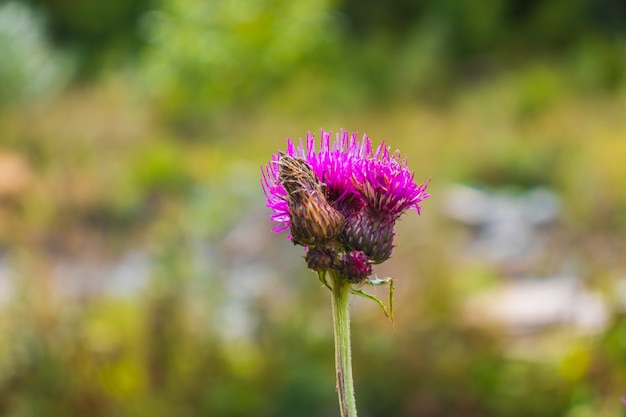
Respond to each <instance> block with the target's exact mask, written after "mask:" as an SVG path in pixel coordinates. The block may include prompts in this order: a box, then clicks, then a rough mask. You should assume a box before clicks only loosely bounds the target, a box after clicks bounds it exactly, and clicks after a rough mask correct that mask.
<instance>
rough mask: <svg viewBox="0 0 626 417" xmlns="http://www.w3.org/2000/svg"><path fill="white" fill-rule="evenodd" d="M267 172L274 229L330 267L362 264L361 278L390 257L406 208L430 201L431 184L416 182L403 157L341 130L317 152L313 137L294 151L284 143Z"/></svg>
mask: <svg viewBox="0 0 626 417" xmlns="http://www.w3.org/2000/svg"><path fill="white" fill-rule="evenodd" d="M262 171H263V178H262V180H261V185H262V186H263V191H264V193H265V197H266V198H267V206H268V207H269V208H271V209H272V210H273V214H272V216H271V217H270V219H271V220H273V221H275V222H277V225H276V226H275V227H274V229H273V230H274V231H275V232H282V231H284V230H286V229H290V231H291V235H290V237H291V239H292V240H293V241H294V243H297V244H301V245H303V246H307V247H317V248H320V249H322V252H323V253H325V254H328V253H332V254H333V256H336V257H337V258H336V259H335V260H333V261H332V262H328V263H327V264H328V265H331V266H332V265H344V267H343V268H344V269H345V265H348V264H350V265H356V264H357V263H358V265H359V267H358V270H359V271H360V272H359V273H358V274H356V275H358V276H361V275H363V274H364V273H365V274H369V273H370V271H371V269H369V268H367V267H366V266H365V265H366V264H371V263H380V262H383V261H384V260H386V259H387V258H389V256H391V250H392V247H393V237H394V234H395V232H394V226H395V221H396V220H397V219H398V218H399V217H400V216H401V215H402V214H403V213H404V212H405V211H407V210H409V209H415V210H417V212H418V214H419V213H420V204H419V203H420V202H421V201H422V200H424V199H426V198H427V197H428V196H429V194H428V193H427V192H426V187H427V186H428V183H423V184H419V185H418V184H416V183H415V182H414V176H413V173H412V172H411V171H409V169H408V166H407V162H406V160H405V159H402V158H401V156H400V154H399V152H395V153H393V154H391V153H390V152H389V148H388V147H387V146H386V145H385V143H384V142H383V143H381V144H380V145H379V146H378V147H377V148H376V149H375V150H374V149H373V148H372V143H371V141H370V139H369V138H368V137H367V136H363V139H362V140H359V139H358V138H357V133H352V134H348V132H344V131H342V132H340V133H339V134H337V135H336V137H335V140H334V141H331V133H330V132H325V131H323V130H322V132H321V140H320V145H319V150H318V148H317V147H316V145H315V137H314V135H313V134H311V133H308V134H307V137H306V142H305V143H303V141H302V139H300V142H299V144H298V145H297V146H296V145H295V144H294V142H293V141H291V140H287V149H286V151H285V152H279V153H278V154H275V155H273V157H272V160H271V161H270V163H269V164H267V165H266V166H265V167H264V168H262ZM325 248H329V249H330V248H332V251H328V250H324V249H325ZM355 253H358V256H356V255H354V254H355ZM357 260H358V262H356V261H357ZM353 269H354V268H353ZM363 271H365V272H363Z"/></svg>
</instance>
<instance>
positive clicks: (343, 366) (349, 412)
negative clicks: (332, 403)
mask: <svg viewBox="0 0 626 417" xmlns="http://www.w3.org/2000/svg"><path fill="white" fill-rule="evenodd" d="M329 274H330V278H331V282H332V285H331V286H332V300H333V328H334V333H335V369H336V374H337V395H338V396H339V408H340V410H341V417H356V416H357V414H356V401H355V399H354V382H353V381H352V356H351V349H350V304H349V303H348V296H349V295H350V283H349V282H348V281H346V280H345V279H343V278H342V277H341V275H339V274H336V273H334V272H333V271H329Z"/></svg>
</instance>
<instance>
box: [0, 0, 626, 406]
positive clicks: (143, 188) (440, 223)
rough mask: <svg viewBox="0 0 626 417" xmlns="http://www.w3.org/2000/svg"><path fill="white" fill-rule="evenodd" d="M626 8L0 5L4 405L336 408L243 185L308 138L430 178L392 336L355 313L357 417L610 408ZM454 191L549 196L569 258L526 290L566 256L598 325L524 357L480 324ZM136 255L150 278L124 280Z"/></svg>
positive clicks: (621, 211) (617, 326)
mask: <svg viewBox="0 0 626 417" xmlns="http://www.w3.org/2000/svg"><path fill="white" fill-rule="evenodd" d="M7 10H8V11H7ZM7 16H8V17H7ZM625 17H626V9H625V8H624V6H623V4H622V3H621V2H618V1H603V2H597V1H592V0H576V1H573V2H572V1H566V0H554V1H550V2H537V1H533V2H524V1H521V0H515V1H504V0H489V1H484V2H470V1H465V0H458V1H453V0H449V1H438V2H434V1H433V2H425V1H410V0H394V1H390V2H376V1H352V0H345V1H330V0H305V1H297V2H293V1H292V2H290V1H284V0H263V1H248V0H238V1H235V0H225V1H203V0H160V1H157V0H150V1H149V0H133V1H126V0H109V1H106V2H102V1H96V0H54V1H43V0H31V1H29V2H16V1H12V2H7V3H4V4H2V5H0V22H8V23H6V24H5V23H3V24H0V102H1V104H2V107H1V108H0V171H1V172H0V244H1V245H2V250H1V251H0V267H1V268H0V303H1V306H0V312H1V314H0V335H2V338H0V415H3V416H5V415H6V416H9V417H28V416H40V415H46V416H64V417H65V416H85V415H93V416H121V417H124V416H145V415H154V416H161V415H162V416H172V415H180V416H205V415H206V416H217V417H222V416H224V417H226V416H241V415H255V416H261V417H262V416H267V417H270V416H272V417H281V416H311V417H313V416H327V415H335V414H336V398H335V392H334V375H333V369H332V357H333V356H332V340H331V339H332V332H331V329H330V322H329V321H330V311H329V307H330V306H329V304H328V299H327V298H328V297H327V295H328V294H327V293H326V292H325V290H324V289H323V288H320V287H319V285H318V282H317V280H316V279H315V277H314V275H313V274H311V273H310V271H306V270H304V268H303V265H302V259H301V257H302V251H301V250H300V249H299V248H294V247H292V246H291V245H290V244H289V242H288V241H286V240H285V236H273V235H272V234H271V232H270V228H271V224H270V222H268V221H267V216H268V215H269V213H268V210H267V209H265V207H264V201H263V196H262V192H261V189H260V186H259V176H260V172H259V169H258V167H259V165H261V164H263V163H265V162H266V161H267V160H268V159H269V157H270V154H271V153H274V152H276V150H277V149H278V148H280V147H282V146H283V145H284V142H283V140H284V138H285V137H292V138H294V139H295V138H297V137H298V136H300V135H304V134H305V132H306V130H309V129H310V130H312V131H314V132H317V129H318V128H319V127H320V126H323V127H325V128H327V129H332V130H334V131H338V130H339V128H346V129H348V130H359V131H360V132H362V133H368V134H369V135H370V136H371V137H372V138H373V139H374V140H375V141H379V140H381V139H383V138H386V139H387V140H388V143H389V145H391V146H392V147H393V148H399V149H401V150H402V151H403V153H405V154H407V156H408V160H409V165H410V167H411V168H412V169H413V170H415V172H416V178H418V179H422V178H423V179H425V178H426V177H428V176H432V182H431V192H432V194H433V197H432V198H431V199H429V200H428V201H426V202H425V204H424V214H423V216H422V217H421V218H417V216H415V215H414V214H413V217H410V218H407V219H406V220H403V221H402V222H401V223H400V224H399V230H400V236H399V239H400V240H399V241H398V248H397V249H396V252H395V255H394V258H393V259H392V260H391V261H390V264H389V266H388V267H386V268H387V269H385V270H382V271H380V273H381V274H389V275H393V276H394V277H396V278H397V285H396V289H397V293H396V296H397V299H396V308H397V311H396V316H397V323H396V324H395V329H394V328H393V327H392V326H391V325H389V324H388V323H386V322H385V321H384V318H383V317H382V315H381V314H379V311H378V310H377V308H376V306H374V305H370V304H367V303H362V302H361V301H356V300H355V301H354V303H353V328H354V335H353V338H354V342H353V344H354V360H355V380H356V384H357V395H358V398H357V402H358V404H359V407H360V413H361V414H362V415H363V416H371V417H374V416H381V417H382V416H390V415H393V416H441V417H444V416H457V415H463V416H503V417H508V416H511V417H517V416H520V417H522V416H539V417H552V416H555V417H556V416H564V417H586V416H589V417H591V416H598V417H616V416H620V415H623V406H622V405H621V404H620V403H619V397H620V395H626V392H625V391H624V387H625V386H626V362H625V361H624V355H625V353H626V339H625V336H624V335H626V328H625V323H626V321H625V320H624V314H623V305H622V303H623V297H622V298H620V295H619V291H616V288H619V285H618V284H619V282H620V278H621V277H623V276H625V275H626V265H625V264H624V256H623V255H624V253H626V252H624V250H625V248H624V243H623V233H624V232H625V231H626V214H625V213H626V192H624V190H625V189H626V174H625V171H624V168H623V165H624V160H626V141H625V140H624V138H625V137H626V119H625V118H624V117H623V115H624V103H626V85H625V80H624V77H623V74H624V70H625V69H626V68H625V67H626V58H625V55H624V50H626V49H625V48H626V46H625V45H626V44H625V40H624V35H625V30H626V22H625ZM9 23H10V24H9ZM453 182H462V183H467V184H471V185H476V186H479V187H482V188H485V189H501V188H506V189H508V190H523V189H528V188H531V187H534V186H545V187H549V188H551V189H553V190H555V192H557V193H558V195H559V197H560V198H561V200H562V207H563V213H562V216H561V218H560V220H559V224H558V225H557V227H556V229H557V230H556V234H557V237H558V239H559V240H558V241H557V242H558V243H559V244H558V245H554V246H553V247H551V248H550V250H549V251H548V252H549V253H547V254H545V258H546V259H547V261H546V262H545V263H544V264H542V265H540V266H539V267H538V269H537V270H536V271H531V273H543V272H545V271H548V272H547V273H555V272H559V271H555V269H557V268H555V267H554V264H555V263H558V262H560V261H561V260H563V259H565V260H570V261H571V260H575V262H573V263H575V264H576V266H577V268H578V270H579V271H580V273H581V274H582V275H583V279H584V280H585V282H586V283H587V284H588V285H590V286H592V287H593V288H595V289H597V290H599V291H602V292H603V293H604V294H605V297H606V299H607V300H608V302H609V304H608V305H609V310H610V312H611V318H610V320H609V323H608V325H607V327H606V328H605V329H603V330H601V331H600V333H599V334H594V335H585V336H581V335H580V334H578V333H577V332H576V331H575V329H571V328H567V327H565V328H558V329H547V330H546V331H545V332H544V333H542V334H539V335H537V336H536V337H534V338H532V340H531V341H529V342H528V343H527V344H524V343H522V347H523V349H521V350H522V351H523V353H524V354H522V355H520V354H519V352H520V349H519V347H518V348H517V349H513V347H514V346H513V345H515V338H511V337H510V335H507V334H506V333H505V332H503V331H502V329H500V328H498V327H494V326H492V325H489V324H487V323H481V324H480V325H476V323H470V322H469V321H467V320H466V318H467V317H466V315H465V311H464V309H463V306H464V301H465V300H466V298H467V297H468V296H470V295H472V294H474V293H475V292H477V291H480V290H481V289H484V288H485V287H489V286H490V285H493V284H494V283H495V282H498V281H500V280H501V279H502V277H501V271H500V270H499V269H498V268H497V267H495V266H493V265H492V264H490V263H489V262H487V261H485V260H481V259H467V258H466V257H464V256H463V255H462V254H461V253H460V251H457V250H456V249H455V248H457V247H459V246H460V245H461V243H462V240H463V238H462V236H461V237H459V229H458V227H456V226H455V225H453V224H451V223H450V222H449V221H447V220H446V219H445V218H444V217H443V215H442V214H441V210H440V207H441V197H440V195H441V194H442V192H443V189H444V188H445V185H446V184H449V183H453ZM129 253H130V254H133V253H139V254H140V259H146V260H147V261H146V264H145V265H143V264H142V265H143V266H140V267H135V268H131V269H130V271H131V274H130V275H131V278H127V279H129V280H130V283H126V284H127V285H129V287H124V286H122V287H121V289H120V288H119V287H115V288H113V287H114V285H113V284H114V281H115V279H117V278H115V277H117V276H118V275H120V274H121V273H120V272H119V271H120V270H123V268H121V267H119V265H120V264H121V263H122V262H121V260H124V259H127V258H128V256H127V255H128V254H129ZM131 258H132V257H131ZM67 264H70V265H73V264H85V265H86V267H84V268H83V269H79V270H78V272H76V271H75V270H72V269H71V268H70V267H67ZM111 265H113V266H111ZM64 268H65V269H64ZM72 271H73V272H72ZM101 271H104V272H103V273H102V275H104V278H103V277H102V276H100V275H98V274H99V273H100V272H101ZM94 276H95V277H96V278H97V277H99V276H100V278H99V280H100V281H99V282H92V281H98V280H97V279H96V278H94ZM133 285H134V287H133ZM129 288H130V289H129ZM133 288H134V290H133ZM378 295H379V296H381V297H384V295H385V294H383V293H379V294H378Z"/></svg>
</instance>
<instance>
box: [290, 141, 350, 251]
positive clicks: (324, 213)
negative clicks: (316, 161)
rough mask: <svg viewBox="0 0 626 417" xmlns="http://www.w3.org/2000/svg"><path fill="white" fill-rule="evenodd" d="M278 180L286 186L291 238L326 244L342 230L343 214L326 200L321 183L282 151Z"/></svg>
mask: <svg viewBox="0 0 626 417" xmlns="http://www.w3.org/2000/svg"><path fill="white" fill-rule="evenodd" d="M279 165H280V170H279V177H278V179H279V181H280V183H281V184H282V185H283V186H284V187H285V190H287V204H288V207H289V213H290V220H291V221H290V225H289V228H290V230H291V238H292V240H293V242H294V243H295V244H299V245H302V246H308V247H316V246H321V245H325V244H327V243H329V242H331V241H332V240H333V239H335V238H336V237H337V236H338V235H339V234H340V233H341V231H342V230H343V227H344V224H345V221H344V218H343V215H342V214H341V213H340V212H339V211H337V210H336V209H335V208H333V207H332V206H331V205H330V203H329V202H328V200H327V198H326V195H325V189H324V184H323V183H322V182H321V181H320V180H319V179H318V178H317V177H316V176H315V173H314V172H313V170H312V169H311V166H310V165H309V164H308V163H307V162H306V161H304V160H303V159H300V158H294V157H291V156H289V155H286V154H284V153H281V156H280V160H279Z"/></svg>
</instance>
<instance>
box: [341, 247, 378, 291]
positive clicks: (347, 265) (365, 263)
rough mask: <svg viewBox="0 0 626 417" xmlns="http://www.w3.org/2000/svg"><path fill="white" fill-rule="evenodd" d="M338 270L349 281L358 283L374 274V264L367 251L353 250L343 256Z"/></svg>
mask: <svg viewBox="0 0 626 417" xmlns="http://www.w3.org/2000/svg"><path fill="white" fill-rule="evenodd" d="M338 270H339V272H341V274H342V275H343V276H344V277H345V278H346V279H347V280H348V281H350V282H352V283H355V284H357V283H360V282H363V281H364V280H365V279H366V278H367V277H368V276H369V275H371V274H372V265H370V262H369V260H368V259H367V256H366V255H365V253H363V252H362V251H355V250H353V251H350V252H348V253H346V254H345V255H344V256H343V258H341V263H340V266H339V268H338Z"/></svg>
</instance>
